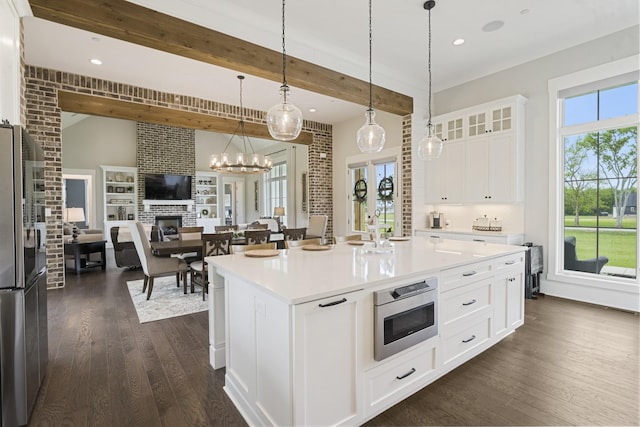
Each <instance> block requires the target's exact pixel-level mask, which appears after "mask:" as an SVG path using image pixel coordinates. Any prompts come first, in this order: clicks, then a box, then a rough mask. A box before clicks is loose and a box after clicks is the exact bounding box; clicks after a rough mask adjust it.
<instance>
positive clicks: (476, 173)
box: [465, 132, 518, 203]
mask: <svg viewBox="0 0 640 427" xmlns="http://www.w3.org/2000/svg"><path fill="white" fill-rule="evenodd" d="M513 138H514V135H513V133H512V132H508V133H500V134H492V135H489V136H485V137H482V138H477V139H470V140H468V141H467V142H466V180H465V201H467V202H472V203H505V202H514V201H517V195H516V183H517V180H518V178H517V176H516V170H515V169H516V158H515V147H514V139H513Z"/></svg>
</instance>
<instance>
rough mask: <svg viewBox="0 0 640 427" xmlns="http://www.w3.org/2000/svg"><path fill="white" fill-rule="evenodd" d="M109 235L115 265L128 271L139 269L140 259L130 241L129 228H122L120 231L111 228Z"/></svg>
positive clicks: (118, 228) (117, 228) (116, 228)
mask: <svg viewBox="0 0 640 427" xmlns="http://www.w3.org/2000/svg"><path fill="white" fill-rule="evenodd" d="M125 230H126V232H125ZM110 233H111V242H112V243H113V256H114V257H115V259H116V265H117V266H118V267H125V268H130V269H135V268H140V267H141V264H140V258H139V257H138V252H137V251H136V246H135V244H134V243H133V240H132V239H131V232H130V231H129V227H123V228H122V229H121V228H120V227H111V230H110Z"/></svg>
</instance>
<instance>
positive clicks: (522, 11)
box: [520, 9, 529, 15]
mask: <svg viewBox="0 0 640 427" xmlns="http://www.w3.org/2000/svg"><path fill="white" fill-rule="evenodd" d="M527 13H529V9H522V10H521V11H520V14H521V15H526V14H527Z"/></svg>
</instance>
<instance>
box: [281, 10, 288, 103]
mask: <svg viewBox="0 0 640 427" xmlns="http://www.w3.org/2000/svg"><path fill="white" fill-rule="evenodd" d="M284 7H285V0H282V88H283V89H284V91H283V92H284V93H283V97H284V102H287V88H288V85H287V49H286V46H285V37H284V29H285V19H284Z"/></svg>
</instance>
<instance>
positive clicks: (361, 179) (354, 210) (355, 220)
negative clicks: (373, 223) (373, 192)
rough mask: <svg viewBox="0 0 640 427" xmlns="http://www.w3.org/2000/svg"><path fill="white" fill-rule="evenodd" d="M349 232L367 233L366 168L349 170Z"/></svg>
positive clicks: (367, 190) (367, 191) (367, 189)
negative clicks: (350, 192)
mask: <svg viewBox="0 0 640 427" xmlns="http://www.w3.org/2000/svg"><path fill="white" fill-rule="evenodd" d="M350 175H351V191H352V194H351V218H350V219H351V221H350V222H351V231H367V196H368V193H369V188H368V181H367V167H366V166H360V167H355V168H351V174H350Z"/></svg>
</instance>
